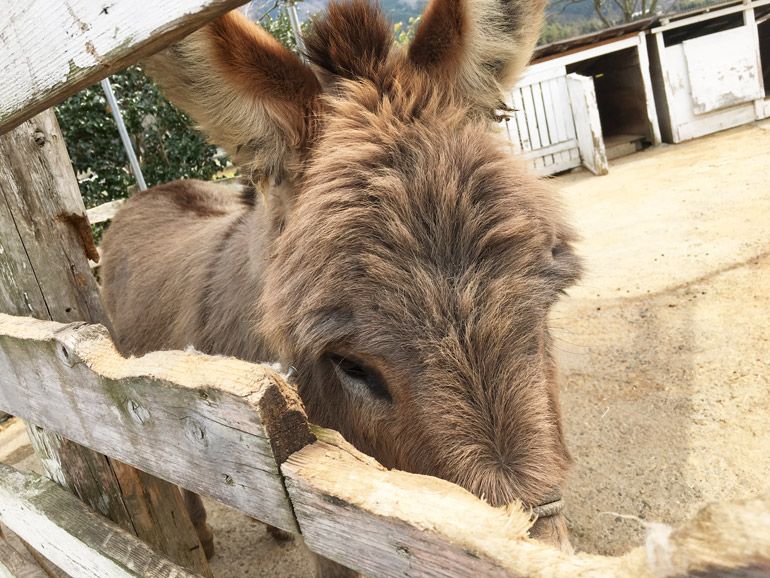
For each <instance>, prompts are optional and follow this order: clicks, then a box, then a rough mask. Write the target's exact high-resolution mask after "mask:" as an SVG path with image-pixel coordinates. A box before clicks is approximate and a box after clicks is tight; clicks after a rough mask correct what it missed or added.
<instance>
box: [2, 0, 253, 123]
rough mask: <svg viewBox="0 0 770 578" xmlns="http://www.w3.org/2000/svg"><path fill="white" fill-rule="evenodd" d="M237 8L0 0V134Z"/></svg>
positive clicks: (143, 1)
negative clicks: (0, 50)
mask: <svg viewBox="0 0 770 578" xmlns="http://www.w3.org/2000/svg"><path fill="white" fill-rule="evenodd" d="M240 4H244V1H243V0H165V1H164V2H156V1H154V0H111V1H110V2H93V1H91V0H62V1H59V2H43V1H39V0H30V1H25V2H18V1H17V0H0V13H2V14H3V17H2V20H0V38H2V39H3V48H2V50H3V60H2V65H1V66H0V134H2V133H4V132H6V131H7V130H10V129H12V128H13V127H15V126H17V125H19V124H20V123H22V122H23V121H25V120H27V119H29V118H31V117H33V116H34V115H36V114H37V113H39V112H42V111H44V110H45V109H47V108H49V107H51V106H53V105H55V104H58V103H59V102H61V101H62V100H64V99H65V98H67V97H69V96H72V95H73V94H75V93H76V92H77V91H79V90H82V89H83V88H86V87H87V86H91V85H92V84H95V83H96V82H99V81H100V80H102V79H103V78H106V77H107V76H109V75H110V74H112V73H114V72H117V71H119V70H121V69H123V68H125V67H127V66H129V65H131V64H134V63H135V62H136V61H137V60H139V59H140V58H141V57H143V56H147V55H149V54H151V53H152V52H154V51H157V50H160V49H161V48H163V47H164V46H167V45H169V44H171V43H173V42H175V41H177V40H179V39H181V38H182V37H184V36H185V35H186V34H189V33H190V32H192V31H193V30H195V29H196V28H199V27H201V26H203V25H204V24H206V22H208V21H209V20H213V19H214V18H216V17H217V16H219V15H221V14H224V13H225V12H227V11H228V10H231V9H233V8H236V7H237V6H239V5H240Z"/></svg>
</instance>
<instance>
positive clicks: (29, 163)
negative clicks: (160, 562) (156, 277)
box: [0, 111, 210, 575]
mask: <svg viewBox="0 0 770 578" xmlns="http://www.w3.org/2000/svg"><path fill="white" fill-rule="evenodd" d="M94 252H95V248H94V244H93V237H92V235H91V228H90V226H89V225H88V219H87V218H86V213H85V208H84V206H83V201H82V199H81V197H80V191H79V190H78V186H77V181H76V180H75V175H74V173H73V171H72V165H71V163H70V160H69V156H68V155H67V150H66V147H65V145H64V142H63V140H62V136H61V132H60V131H59V127H58V124H57V122H56V118H55V116H54V114H53V112H52V111H47V112H45V113H42V114H40V115H38V116H37V117H35V118H34V119H32V120H31V121H28V122H25V123H23V124H22V125H21V126H19V127H18V128H17V129H15V130H13V131H11V132H10V133H7V134H5V135H2V136H0V311H4V312H9V313H14V314H17V315H28V316H33V317H37V318H42V319H54V320H57V321H77V320H83V321H90V322H101V323H104V324H108V323H109V321H108V318H107V314H106V311H105V309H104V306H103V304H102V301H101V297H100V296H99V291H98V287H97V286H96V282H95V280H94V279H93V277H92V275H91V273H90V270H89V267H88V262H87V259H86V256H87V255H92V256H93V255H94ZM0 388H2V384H0ZM56 411H59V409H58V408H57V410H56ZM26 425H27V431H28V433H29V436H30V439H31V440H32V443H33V446H34V447H35V449H36V451H37V454H38V456H39V457H40V459H41V462H42V463H43V466H44V467H45V470H46V472H47V474H48V475H49V477H51V478H52V479H53V480H55V481H56V482H58V483H60V484H61V485H62V486H64V487H66V488H68V489H70V490H71V491H73V492H74V493H75V494H76V495H78V496H79V497H80V498H81V499H83V500H84V501H86V503H88V504H89V505H91V506H92V507H93V508H95V509H96V510H97V511H99V512H102V513H103V514H105V515H107V516H109V517H110V519H112V520H113V521H115V522H116V523H118V524H119V525H121V526H122V527H123V528H125V529H127V530H129V531H131V532H137V531H138V532H139V533H140V537H142V538H143V539H145V540H146V541H148V542H149V543H151V544H155V545H157V546H158V547H159V548H161V549H162V550H163V551H164V552H165V553H166V554H168V555H169V556H171V557H172V558H173V559H174V560H176V561H178V562H180V563H182V564H184V565H186V566H189V567H192V568H195V569H196V571H198V572H199V573H201V574H204V575H210V570H209V569H208V563H207V562H206V559H205V556H204V554H203V552H202V549H201V548H200V543H199V541H198V537H197V535H196V533H195V531H194V529H193V527H192V524H191V523H190V521H189V518H188V517H187V515H186V512H185V510H184V508H182V507H180V506H179V500H178V499H175V500H171V501H168V500H167V501H166V503H162V502H161V501H162V500H164V497H165V496H167V495H168V494H169V493H174V492H176V493H178V490H177V489H176V488H172V487H168V484H167V483H166V482H163V481H161V480H150V479H147V480H145V482H146V483H147V484H148V487H147V488H146V491H145V492H144V493H143V495H144V496H145V497H147V498H148V499H149V500H150V501H153V502H155V503H152V504H144V505H142V504H141V503H140V502H137V501H136V500H133V499H130V500H129V499H128V498H129V497H130V496H129V494H128V493H127V492H128V491H130V489H126V490H124V489H123V488H121V486H120V484H119V482H118V478H117V476H116V472H115V469H123V467H124V466H122V464H119V463H117V462H114V463H113V462H110V461H109V460H108V459H107V458H106V457H105V456H103V455H99V454H96V453H94V452H92V451H90V450H88V449H87V448H84V447H81V446H78V445H77V444H75V443H73V442H71V441H69V440H67V439H64V438H61V437H59V436H57V435H55V434H53V433H51V432H46V431H44V430H43V429H41V428H39V427H36V426H33V425H32V424H30V423H29V422H27V424H26ZM132 508H134V509H132ZM151 513H152V514H157V515H158V516H160V517H156V518H151V517H148V516H149V515H150V514H151ZM185 526H186V527H185ZM165 527H169V528H170V529H171V530H173V533H172V532H166V531H165V530H164V528H165Z"/></svg>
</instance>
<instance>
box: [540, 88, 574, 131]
mask: <svg viewBox="0 0 770 578" xmlns="http://www.w3.org/2000/svg"><path fill="white" fill-rule="evenodd" d="M540 85H541V88H542V90H543V100H544V102H545V110H546V115H547V116H548V120H549V122H548V127H549V128H550V129H552V130H551V137H552V138H551V140H552V141H553V142H554V143H561V142H565V141H568V140H570V137H569V136H568V135H567V127H566V123H565V121H564V116H565V115H564V112H565V110H564V109H565V108H566V109H567V111H569V100H564V101H561V102H560V101H559V99H558V95H559V82H558V80H557V79H556V78H552V79H550V80H546V81H545V82H541V83H540Z"/></svg>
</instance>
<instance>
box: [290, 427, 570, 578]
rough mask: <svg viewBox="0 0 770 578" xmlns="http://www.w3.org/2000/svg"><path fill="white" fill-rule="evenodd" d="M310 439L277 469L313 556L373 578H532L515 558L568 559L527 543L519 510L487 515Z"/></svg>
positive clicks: (438, 485) (329, 440)
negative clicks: (515, 563) (523, 555)
mask: <svg viewBox="0 0 770 578" xmlns="http://www.w3.org/2000/svg"><path fill="white" fill-rule="evenodd" d="M315 431H316V433H317V435H318V437H319V438H320V440H321V441H318V442H316V443H314V444H312V445H310V446H307V447H306V448H304V449H302V450H300V451H299V452H297V453H296V454H294V455H292V456H291V457H290V458H289V459H288V460H287V461H286V463H284V464H283V466H282V471H283V473H284V475H285V476H286V486H287V488H288V490H289V495H290V497H291V500H292V504H293V506H294V511H295V514H296V516H297V520H298V522H299V525H300V529H301V530H302V536H303V539H304V540H305V544H306V545H307V546H308V548H310V549H311V550H312V551H314V552H316V553H318V554H321V555H322V556H324V557H327V558H330V559H332V560H334V561H336V562H339V563H340V564H343V565H346V566H348V567H350V568H353V569H354V570H357V571H359V572H362V573H364V574H367V575H372V576H378V577H388V576H394V577H395V576H421V577H439V576H440V577H443V578H448V577H458V578H460V577H467V576H490V577H510V576H529V575H531V574H530V572H529V570H532V569H533V566H532V565H531V564H530V565H518V567H516V568H517V569H519V570H520V571H515V570H513V568H514V567H515V566H513V565H512V563H511V556H510V554H509V552H510V551H512V550H515V551H516V552H517V553H520V552H525V553H526V552H530V553H531V552H535V551H539V552H541V556H540V558H541V559H542V558H543V556H542V552H547V554H548V556H550V559H549V563H553V564H564V563H565V561H567V560H568V557H567V556H566V555H565V554H562V553H561V552H558V551H557V550H555V549H553V548H548V547H546V546H543V545H541V544H538V543H535V542H533V541H531V540H529V539H528V538H526V533H527V530H528V529H529V526H530V521H529V515H528V514H527V513H525V512H523V511H522V510H520V509H518V508H517V507H511V508H510V509H508V510H507V511H506V510H505V509H494V508H491V507H490V506H488V505H486V504H485V503H483V502H481V501H480V500H478V499H477V498H475V497H474V496H472V495H471V494H469V493H468V492H466V491H464V490H462V489H461V488H460V487H459V486H456V485H454V484H451V483H449V482H445V481H443V480H438V479H436V478H431V477H428V476H418V475H413V474H407V473H404V472H399V471H395V470H394V471H387V470H386V469H385V468H383V467H382V466H380V465H379V464H377V463H376V462H375V461H374V460H373V459H371V458H369V457H368V456H365V455H363V454H361V453H360V452H357V451H356V450H355V449H354V448H352V446H350V445H349V444H347V443H346V442H345V441H344V440H342V438H341V437H340V436H339V434H335V433H334V432H332V434H331V435H329V434H328V433H326V432H324V431H323V430H320V429H317V430H315ZM514 557H515V555H514ZM532 575H534V574H532Z"/></svg>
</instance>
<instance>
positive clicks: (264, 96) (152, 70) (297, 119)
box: [144, 11, 321, 180]
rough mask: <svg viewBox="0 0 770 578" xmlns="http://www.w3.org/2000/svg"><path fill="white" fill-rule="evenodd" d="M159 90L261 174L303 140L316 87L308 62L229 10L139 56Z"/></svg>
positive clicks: (272, 171)
mask: <svg viewBox="0 0 770 578" xmlns="http://www.w3.org/2000/svg"><path fill="white" fill-rule="evenodd" d="M144 65H145V69H146V70H147V72H148V74H149V75H150V76H151V77H152V78H153V80H155V81H156V82H157V83H159V84H160V85H161V87H162V88H163V90H164V93H165V94H166V96H167V97H168V98H169V99H170V100H171V102H173V103H174V104H176V105H177V106H179V107H180V108H181V109H182V110H184V111H185V112H187V113H188V114H189V115H190V116H191V117H192V118H193V119H194V120H195V122H197V123H198V124H199V125H200V127H201V128H202V129H203V130H204V131H205V132H206V133H207V134H208V135H209V137H210V139H211V141H212V142H213V143H215V144H218V145H221V146H222V147H223V148H224V149H225V151H226V152H227V153H228V154H229V155H230V157H231V158H232V159H233V162H235V163H236V164H237V165H239V166H241V167H242V168H243V169H244V170H245V171H247V172H248V173H250V174H252V175H253V177H258V178H260V179H264V178H271V177H272V178H274V179H276V180H279V179H280V178H281V174H282V173H283V172H284V168H285V166H286V165H287V164H291V163H292V162H293V161H297V160H298V159H299V158H300V157H301V156H303V152H304V151H305V150H306V149H307V148H308V147H309V146H310V144H311V140H312V132H313V126H312V125H313V118H314V117H315V114H314V113H315V112H316V110H315V109H316V107H317V106H318V104H317V103H318V98H317V97H318V95H319V94H320V92H321V87H320V84H319V83H318V79H317V78H316V77H315V75H314V74H313V72H312V71H311V70H310V68H309V67H308V66H306V65H305V64H303V63H302V62H301V61H300V60H299V59H298V58H297V57H296V56H294V55H293V54H292V53H291V52H289V51H288V50H287V49H286V48H284V47H283V45H281V44H280V43H279V42H278V41H277V40H275V39H274V38H273V37H272V36H271V35H270V34H269V33H268V32H266V31H265V30H263V29H262V28H260V27H259V26H257V25H256V24H253V23H252V22H250V21H249V20H248V19H246V17H245V16H243V15H242V14H240V13H239V12H236V11H233V12H229V13H228V14H225V15H224V16H222V17H221V18H220V19H218V20H215V21H214V22H212V23H210V24H208V25H207V26H205V27H203V28H201V29H200V30H198V31H196V32H194V33H193V34H191V35H190V36H188V37H187V38H185V39H184V40H182V41H181V42H180V43H179V44H176V45H174V46H172V47H170V48H169V49H167V50H165V51H163V52H161V53H159V54H156V55H155V56H152V57H151V58H149V59H147V60H146V61H145V62H144Z"/></svg>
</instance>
